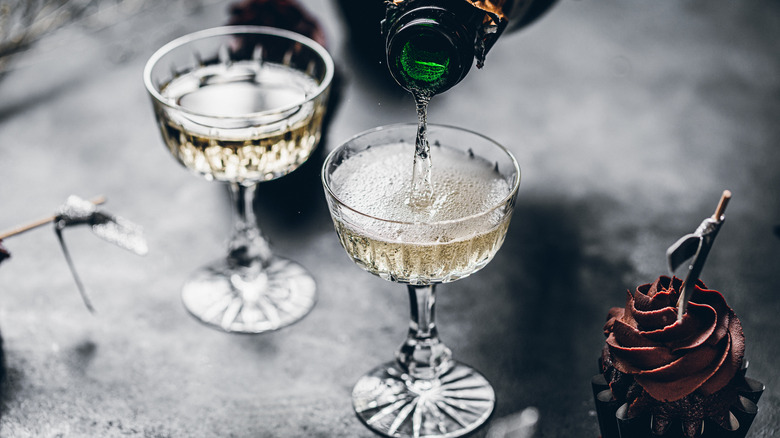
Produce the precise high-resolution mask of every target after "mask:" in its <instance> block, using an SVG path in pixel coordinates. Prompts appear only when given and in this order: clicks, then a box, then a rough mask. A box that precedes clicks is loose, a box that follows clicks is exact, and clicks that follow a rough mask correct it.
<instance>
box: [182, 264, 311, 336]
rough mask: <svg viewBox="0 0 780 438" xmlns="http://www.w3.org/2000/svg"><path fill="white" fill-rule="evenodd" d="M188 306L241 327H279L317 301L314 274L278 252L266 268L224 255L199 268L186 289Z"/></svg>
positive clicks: (226, 325)
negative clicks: (248, 265)
mask: <svg viewBox="0 0 780 438" xmlns="http://www.w3.org/2000/svg"><path fill="white" fill-rule="evenodd" d="M181 297H182V301H183V303H184V307H185V308H186V309H187V310H188V311H189V312H190V313H192V315H193V316H195V317H196V318H198V319H199V320H201V321H202V322H204V323H206V324H209V325H212V326H215V327H217V328H219V329H221V330H224V331H227V332H235V333H263V332H267V331H272V330H277V329H280V328H282V327H285V326H287V325H290V324H292V323H294V322H296V321H298V320H300V319H301V318H303V317H304V316H305V315H306V314H307V313H309V311H310V310H311V309H312V307H313V306H314V302H315V284H314V279H313V278H312V277H311V275H309V273H308V272H307V271H306V270H305V269H304V268H303V267H302V266H301V265H299V264H297V263H295V262H293V261H290V260H287V259H284V258H281V257H274V258H273V259H272V260H271V263H270V264H269V265H268V267H266V269H264V270H260V269H259V268H257V267H256V268H254V269H252V268H239V269H236V268H234V267H231V266H229V265H228V264H227V261H226V260H220V261H217V262H215V263H212V264H211V265H208V266H206V267H203V268H201V269H199V270H198V271H196V272H195V273H194V274H193V276H192V277H191V278H190V279H189V280H188V281H187V283H185V284H184V288H183V289H182V295H181Z"/></svg>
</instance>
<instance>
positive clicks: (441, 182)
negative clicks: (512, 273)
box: [322, 124, 520, 437]
mask: <svg viewBox="0 0 780 438" xmlns="http://www.w3.org/2000/svg"><path fill="white" fill-rule="evenodd" d="M416 133H417V125H416V124H409V125H391V126H386V127H380V128H376V129H374V130H371V131H367V132H364V133H362V134H359V135H357V136H356V137H353V138H352V139H350V140H348V141H347V142H346V143H344V144H343V145H341V146H339V147H338V148H337V149H335V150H334V151H332V152H331V153H330V154H329V155H328V157H327V158H326V160H325V163H324V165H323V170H322V183H323V186H324V188H325V195H326V198H327V200H328V207H329V209H330V213H331V217H332V219H333V223H334V225H335V228H336V231H337V233H338V237H339V240H340V242H341V244H342V246H343V247H344V249H345V250H346V251H347V254H348V255H349V256H350V257H351V258H352V260H353V261H354V262H355V263H357V264H358V266H360V267H361V268H363V269H365V270H366V271H368V272H370V273H372V274H375V275H377V276H379V277H381V278H384V279H385V280H389V281H393V282H397V283H404V284H406V285H407V288H408V293H409V298H410V301H411V322H410V324H409V333H408V336H407V338H406V341H405V342H404V343H403V344H401V346H400V347H399V348H398V350H397V351H396V352H395V360H394V361H391V362H389V363H385V364H383V365H380V366H379V367H377V368H375V369H373V370H372V371H370V372H369V373H368V374H366V375H364V376H363V377H361V378H360V379H359V380H358V382H357V384H356V385H355V387H354V389H353V391H352V402H353V407H354V409H355V411H356V412H357V414H358V416H359V418H360V419H361V420H362V421H363V422H364V423H365V424H366V425H367V426H368V427H369V428H371V429H373V430H374V431H375V432H378V433H380V434H382V435H385V436H390V437H457V436H462V435H465V434H467V433H470V432H472V431H474V430H475V429H476V428H478V427H479V426H480V425H481V424H483V423H484V422H485V421H486V420H487V419H488V417H490V414H491V413H492V412H493V408H494V406H495V393H494V391H493V388H492V387H491V386H490V383H488V381H487V380H486V379H485V377H483V376H482V375H481V374H480V373H479V372H477V371H476V370H474V369H473V368H471V367H469V366H467V365H464V364H462V363H460V362H457V361H455V360H454V359H453V358H452V353H451V351H450V349H449V348H447V347H446V346H445V345H444V343H442V342H441V341H440V340H439V337H438V334H437V329H436V324H435V323H434V304H435V295H434V287H435V286H436V284H438V283H447V282H451V281H454V280H457V279H459V278H463V277H466V276H468V275H470V274H472V273H474V272H476V271H478V270H479V269H481V268H482V267H484V266H485V265H486V264H487V263H488V262H489V261H490V260H491V259H492V258H493V256H494V255H495V253H496V251H498V248H499V247H500V246H501V244H502V243H503V241H504V236H505V234H506V230H507V227H508V225H509V219H510V217H511V215H512V210H513V208H514V205H515V199H516V196H517V188H518V186H519V183H520V169H519V167H518V165H517V161H515V159H514V158H513V157H512V155H511V154H510V153H509V152H508V151H507V150H506V149H504V148H503V147H502V146H500V145H499V144H497V143H495V142H494V141H492V140H490V139H488V138H487V137H484V136H482V135H479V134H476V133H474V132H471V131H467V130H465V129H461V128H456V127H448V126H439V125H428V139H429V141H430V144H431V154H430V156H431V160H432V163H433V164H432V174H431V179H432V182H433V194H434V196H433V199H432V202H431V203H430V204H429V205H427V206H422V207H421V206H420V205H419V204H415V203H412V202H410V201H409V199H410V198H409V197H410V190H411V187H412V173H413V171H412V168H413V164H412V163H413V157H414V150H415V145H414V139H415V135H416Z"/></svg>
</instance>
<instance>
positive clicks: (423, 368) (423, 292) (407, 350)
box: [395, 285, 453, 380]
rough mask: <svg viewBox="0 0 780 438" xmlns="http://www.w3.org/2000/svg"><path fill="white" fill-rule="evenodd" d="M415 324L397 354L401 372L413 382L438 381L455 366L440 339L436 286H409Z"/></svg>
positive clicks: (410, 327)
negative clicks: (436, 314)
mask: <svg viewBox="0 0 780 438" xmlns="http://www.w3.org/2000/svg"><path fill="white" fill-rule="evenodd" d="M407 287H408V289H409V300H410V304H411V321H410V322H409V334H408V336H407V338H406V341H405V342H404V343H403V344H402V345H401V347H400V348H399V349H398V351H396V354H395V356H396V361H397V363H398V365H399V366H400V367H401V371H403V372H404V373H406V374H407V375H409V376H411V377H412V378H413V379H420V380H432V379H436V378H438V377H439V376H441V375H442V374H443V373H445V372H446V371H447V370H449V369H450V368H451V367H452V365H453V362H452V352H451V351H450V349H449V348H447V346H446V345H444V343H442V342H441V341H440V340H439V332H438V330H437V329H436V323H435V322H434V315H435V312H434V307H435V305H436V295H435V290H434V287H435V285H426V286H416V285H409V286H407Z"/></svg>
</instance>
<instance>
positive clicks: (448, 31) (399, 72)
mask: <svg viewBox="0 0 780 438" xmlns="http://www.w3.org/2000/svg"><path fill="white" fill-rule="evenodd" d="M445 17H446V16H444V17H442V16H439V17H436V18H428V17H420V18H412V19H411V20H409V21H406V22H405V23H403V24H401V25H400V26H399V27H398V28H397V30H396V31H395V32H391V33H390V34H389V35H388V40H387V63H388V66H389V67H390V73H391V74H392V76H393V78H394V79H395V81H396V82H398V84H399V85H401V86H402V87H403V88H406V89H407V90H409V91H412V90H414V89H417V90H424V91H430V92H433V93H435V94H438V93H441V92H443V91H446V90H448V89H450V88H452V87H453V86H454V85H455V84H457V83H458V82H460V81H461V80H462V79H463V78H464V77H465V76H466V73H468V71H469V69H470V68H471V64H472V63H473V60H474V41H473V40H469V39H468V38H467V37H466V32H465V29H459V28H458V26H454V25H452V24H451V23H448V20H446V18H445Z"/></svg>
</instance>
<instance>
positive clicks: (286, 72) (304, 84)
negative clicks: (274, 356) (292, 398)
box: [144, 26, 334, 333]
mask: <svg viewBox="0 0 780 438" xmlns="http://www.w3.org/2000/svg"><path fill="white" fill-rule="evenodd" d="M333 72H334V67H333V60H332V59H331V57H330V55H329V54H328V52H327V51H326V50H325V49H324V48H322V47H321V46H320V45H318V44H317V43H315V42H314V41H312V40H310V39H308V38H306V37H303V36H301V35H298V34H296V33H293V32H288V31H285V30H280V29H274V28H268V27H259V26H225V27H219V28H213V29H207V30H204V31H200V32H196V33H193V34H190V35H186V36H183V37H181V38H179V39H176V40H174V41H172V42H170V43H168V44H167V45H165V46H163V47H162V48H160V49H159V50H158V51H157V52H156V53H155V54H154V55H152V57H151V58H150V59H149V61H148V62H147V64H146V68H145V69H144V83H145V85H146V89H147V91H148V92H149V95H150V96H151V98H152V104H153V107H154V112H155V116H156V117H157V123H158V125H159V128H160V131H161V133H162V137H163V140H164V141H165V144H166V145H167V147H168V150H169V151H170V153H171V154H172V155H173V156H174V157H175V158H176V159H177V160H178V161H179V162H180V163H181V164H182V165H184V166H185V167H186V168H188V169H190V170H191V171H193V172H194V173H196V174H199V175H201V176H203V177H204V178H206V179H207V180H216V181H221V182H225V183H227V185H228V186H229V187H230V193H231V198H232V201H233V204H234V206H235V212H234V218H235V226H234V229H233V235H232V238H231V240H230V243H229V247H228V255H227V257H226V258H224V259H221V260H217V261H216V262H214V263H212V264H210V265H208V266H205V267H203V268H201V269H200V270H198V271H196V272H195V273H194V274H193V275H192V276H191V277H190V278H189V279H188V280H187V282H186V283H185V285H184V287H183V290H182V301H183V303H184V306H185V307H186V308H187V310H189V312H190V313H192V314H193V315H194V316H195V317H196V318H198V319H200V320H201V321H203V322H205V323H207V324H210V325H212V326H215V327H218V328H220V329H222V330H225V331H228V332H240V333H260V332H265V331H270V330H276V329H278V328H281V327H284V326H286V325H289V324H291V323H293V322H295V321H298V320H299V319H301V318H302V317H303V316H304V315H306V314H307V313H308V312H309V310H311V308H312V306H313V305H314V302H315V284H314V280H313V279H312V278H311V276H310V275H309V274H308V272H307V271H306V270H305V269H304V268H303V267H301V266H300V265H299V264H297V263H295V262H293V261H290V260H287V259H284V258H281V257H279V256H276V255H274V254H273V253H272V252H271V249H270V247H269V244H268V242H267V240H266V239H265V238H264V237H263V235H262V234H261V232H260V229H259V227H258V225H257V220H256V218H255V214H254V211H253V208H252V203H253V199H254V195H255V188H256V186H257V183H258V182H262V181H269V180H273V179H276V178H279V177H281V176H284V175H286V174H287V173H289V172H292V171H293V170H295V169H296V168H297V167H298V166H300V165H301V164H303V163H304V162H305V161H306V159H307V158H308V157H309V155H311V153H312V151H313V150H314V148H315V147H316V146H317V143H318V142H319V139H320V135H321V128H322V119H323V115H324V112H325V107H326V101H327V97H328V91H329V87H330V83H331V80H332V78H333Z"/></svg>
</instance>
